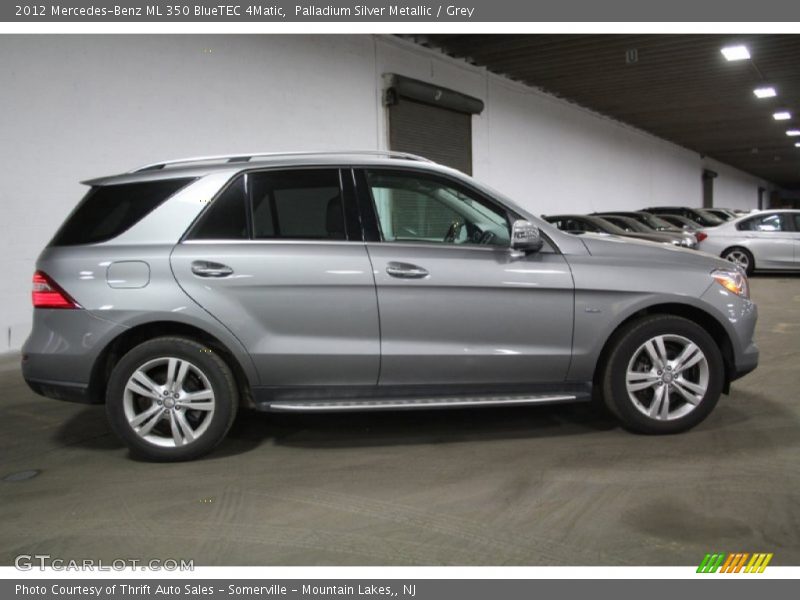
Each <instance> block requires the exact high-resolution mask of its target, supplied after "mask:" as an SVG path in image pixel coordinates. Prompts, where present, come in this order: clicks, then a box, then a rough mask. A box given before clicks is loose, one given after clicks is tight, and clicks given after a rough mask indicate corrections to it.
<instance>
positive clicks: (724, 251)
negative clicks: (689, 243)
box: [698, 209, 800, 275]
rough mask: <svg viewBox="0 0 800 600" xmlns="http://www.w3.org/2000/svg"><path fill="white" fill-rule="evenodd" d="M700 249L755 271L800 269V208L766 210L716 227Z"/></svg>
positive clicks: (704, 231) (709, 230)
mask: <svg viewBox="0 0 800 600" xmlns="http://www.w3.org/2000/svg"><path fill="white" fill-rule="evenodd" d="M702 232H703V233H705V234H706V237H704V238H703V237H702V236H699V237H698V239H701V238H702V239H701V241H700V244H699V247H698V249H699V250H702V251H703V252H708V253H709V254H716V255H717V256H721V257H722V258H725V259H727V260H729V261H731V262H732V263H736V264H737V265H739V266H740V267H741V268H742V269H744V271H745V272H746V273H747V274H748V275H750V274H752V273H753V271H756V270H759V271H771V270H787V271H800V210H789V209H786V210H764V211H760V212H757V213H750V214H748V215H745V216H743V217H739V218H737V219H734V220H732V221H728V222H726V223H723V224H722V225H718V226H716V227H713V228H709V229H703V230H702Z"/></svg>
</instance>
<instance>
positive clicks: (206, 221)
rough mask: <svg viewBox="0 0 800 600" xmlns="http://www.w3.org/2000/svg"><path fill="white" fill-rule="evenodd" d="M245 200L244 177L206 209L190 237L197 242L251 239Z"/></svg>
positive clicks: (237, 179) (235, 181) (231, 185)
mask: <svg viewBox="0 0 800 600" xmlns="http://www.w3.org/2000/svg"><path fill="white" fill-rule="evenodd" d="M245 200H246V196H245V188H244V176H239V177H237V178H236V179H235V180H234V181H233V182H232V183H231V184H230V185H229V186H228V187H227V188H225V190H223V192H222V193H221V194H220V195H219V196H217V198H216V199H215V200H214V201H213V202H212V203H211V206H209V207H208V208H207V209H206V211H205V212H204V213H203V215H202V216H201V217H200V220H199V221H198V222H197V225H195V226H194V228H193V229H192V233H191V234H190V235H189V237H190V238H191V239H196V240H246V239H249V238H250V234H249V233H248V230H247V205H246V203H245Z"/></svg>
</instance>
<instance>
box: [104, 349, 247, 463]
mask: <svg viewBox="0 0 800 600" xmlns="http://www.w3.org/2000/svg"><path fill="white" fill-rule="evenodd" d="M168 357H169V358H176V359H178V360H179V361H187V362H188V363H190V364H191V365H192V367H193V368H191V370H187V375H186V380H185V381H186V385H187V386H190V385H195V386H196V389H200V390H201V391H202V392H203V393H205V392H206V391H207V390H208V389H210V390H211V391H212V392H213V411H211V412H205V411H204V410H189V409H187V408H186V407H187V405H186V404H183V405H175V406H173V405H170V407H169V409H167V408H166V405H167V403H168V402H178V401H177V400H175V401H173V400H170V399H169V396H165V398H167V400H158V401H156V400H154V399H153V398H151V397H149V396H145V395H139V394H136V393H131V392H127V398H128V399H127V400H126V386H127V385H128V382H129V380H130V378H131V377H132V375H133V374H134V373H135V372H136V371H137V370H139V369H140V368H142V367H143V366H144V365H147V364H149V363H154V364H155V366H153V367H151V368H152V369H154V371H151V372H152V373H153V378H151V381H153V382H154V383H157V384H159V385H161V386H164V385H165V384H166V381H167V379H166V370H167V369H168V367H167V366H166V365H167V364H168V362H167V363H165V365H164V366H163V367H161V364H160V362H159V361H160V360H162V359H166V358H168ZM178 364H180V363H178ZM159 369H162V370H163V371H164V379H163V381H161V380H159V378H158V375H159ZM202 377H205V380H203V379H202ZM182 392H183V386H181V393H182ZM161 393H164V394H166V393H167V392H165V391H163V392H161ZM126 403H127V406H128V410H129V411H132V410H133V411H135V410H138V409H140V410H141V411H142V412H144V411H146V410H151V409H152V410H156V411H159V412H158V414H159V415H160V416H159V419H161V421H160V422H158V421H159V419H154V421H155V422H157V424H156V425H155V426H154V427H153V429H152V430H151V431H152V432H153V433H152V435H150V438H151V439H152V440H156V441H155V442H152V441H148V440H147V439H145V438H144V437H142V436H141V435H140V434H139V433H137V432H136V430H135V429H134V427H133V426H132V425H131V423H130V422H129V418H128V416H127V415H126ZM156 404H158V408H157V407H156ZM207 404H208V403H207ZM162 407H163V408H164V409H165V410H167V412H166V413H164V412H160V411H161V410H162ZM238 407H239V393H238V389H237V387H236V383H235V380H234V377H233V374H232V373H231V370H230V368H229V367H228V365H227V364H226V363H225V361H224V360H223V359H222V358H221V357H220V356H219V355H218V354H217V353H215V352H214V351H212V350H210V349H209V348H208V347H206V346H204V345H203V344H200V343H198V342H196V341H194V340H192V339H189V338H184V337H172V336H170V337H160V338H155V339H152V340H149V341H146V342H143V343H141V344H139V345H138V346H136V347H135V348H133V349H132V350H130V351H129V352H128V353H127V354H125V356H123V357H122V359H121V360H120V361H119V362H118V363H117V364H116V366H115V367H114V369H113V370H112V372H111V377H110V378H109V381H108V388H107V391H106V413H107V415H108V420H109V423H110V425H111V429H112V430H113V431H114V433H115V434H117V436H118V437H119V438H120V439H121V440H122V441H123V442H125V444H126V445H127V446H128V447H129V448H130V450H131V453H132V454H134V455H136V456H139V457H142V458H145V459H148V460H152V461H159V462H168V461H184V460H193V459H195V458H198V457H200V456H203V455H204V454H207V453H209V452H210V451H211V450H213V449H214V448H215V447H216V446H217V445H218V444H219V443H220V442H221V441H222V440H223V439H224V438H225V435H226V434H227V433H228V430H229V429H230V428H231V425H232V424H233V421H234V419H235V418H236V412H237V410H238ZM171 411H175V412H176V413H177V412H180V411H182V413H181V414H182V416H183V418H184V420H183V422H184V423H199V424H200V427H198V429H197V430H200V429H202V431H201V434H200V435H198V436H197V438H196V439H193V440H192V441H187V440H188V439H189V438H188V437H184V436H183V434H182V433H181V434H179V435H178V438H177V439H180V440H182V445H180V446H178V445H177V443H175V442H172V443H175V445H174V446H168V445H159V444H162V443H163V444H169V443H170V442H169V440H168V438H169V436H170V433H169V432H170V431H172V430H171V427H172V426H173V424H174V423H176V421H173V415H171V414H169V412H171ZM142 412H140V413H138V414H140V415H141V414H142ZM175 418H176V419H177V418H178V415H177V414H176V415H175ZM206 420H207V422H206ZM148 421H149V419H148ZM148 421H145V422H144V423H145V424H146V423H148ZM174 426H175V427H177V425H174ZM165 428H167V430H166V431H165ZM178 430H179V432H180V431H182V429H181V428H180V427H178ZM197 430H194V431H192V430H190V431H192V432H193V433H197ZM173 435H175V434H174V432H173ZM162 437H163V438H164V441H163V442H162V441H161V438H162Z"/></svg>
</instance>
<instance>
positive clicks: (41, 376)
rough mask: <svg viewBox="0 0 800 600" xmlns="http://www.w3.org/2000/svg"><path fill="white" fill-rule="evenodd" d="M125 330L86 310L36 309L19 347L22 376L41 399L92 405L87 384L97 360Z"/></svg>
mask: <svg viewBox="0 0 800 600" xmlns="http://www.w3.org/2000/svg"><path fill="white" fill-rule="evenodd" d="M125 329H126V328H125V327H123V326H122V325H118V324H116V323H112V322H110V321H106V320H105V319H101V318H98V317H95V316H94V315H92V314H91V313H90V312H89V311H86V310H59V309H35V311H34V316H33V329H32V331H31V334H30V336H29V337H28V339H27V341H26V342H25V345H24V346H23V347H22V376H23V378H24V379H25V381H26V383H27V384H28V387H30V388H31V390H33V391H34V392H35V393H37V394H40V395H42V396H46V397H48V398H55V399H57V400H67V401H70V402H93V401H95V400H93V399H92V398H91V394H90V390H89V383H90V381H91V379H92V370H93V368H94V366H95V363H96V361H97V358H98V356H99V355H100V352H101V351H102V349H103V348H104V347H105V346H106V344H107V343H108V342H109V340H111V339H113V338H114V337H116V336H117V335H118V334H120V333H122V332H123V331H125ZM98 401H102V400H98Z"/></svg>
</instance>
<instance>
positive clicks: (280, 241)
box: [181, 238, 364, 246]
mask: <svg viewBox="0 0 800 600" xmlns="http://www.w3.org/2000/svg"><path fill="white" fill-rule="evenodd" d="M181 244H192V245H200V244H227V245H233V244H236V245H239V244H245V245H251V244H270V245H276V244H285V245H293V246H294V245H297V244H310V245H316V246H318V245H323V246H328V245H332V246H341V245H350V246H355V245H357V244H358V245H361V246H363V245H364V242H363V241H361V240H353V241H350V240H292V239H281V238H276V239H271V240H183V241H182V242H181Z"/></svg>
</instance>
